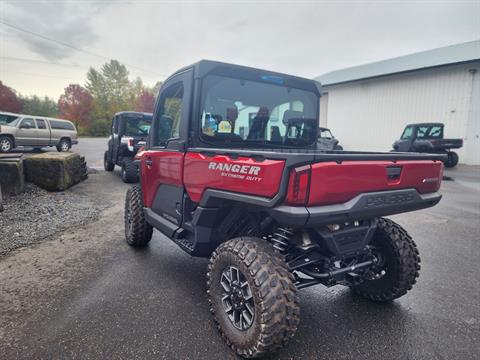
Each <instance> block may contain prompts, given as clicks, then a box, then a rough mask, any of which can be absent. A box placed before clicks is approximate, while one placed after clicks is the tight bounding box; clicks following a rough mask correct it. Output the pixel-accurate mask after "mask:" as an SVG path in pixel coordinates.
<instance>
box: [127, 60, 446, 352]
mask: <svg viewBox="0 0 480 360" xmlns="http://www.w3.org/2000/svg"><path fill="white" fill-rule="evenodd" d="M319 87H320V84H318V83H316V82H315V81H312V80H308V79H303V78H299V77H295V76H290V75H284V74H278V73H273V72H270V71H264V70H258V69H252V68H248V67H243V66H237V65H229V64H224V63H218V62H212V61H200V62H198V63H196V64H194V65H192V66H190V67H187V68H184V69H182V70H179V71H178V72H176V73H175V74H173V75H172V76H171V77H169V78H168V79H167V80H166V81H165V83H164V84H163V85H162V88H161V90H160V93H159V98H158V100H157V104H156V109H155V113H154V120H153V124H152V129H151V131H150V134H149V137H148V140H147V144H146V147H145V149H144V150H142V151H139V153H138V154H137V157H136V158H137V159H138V161H139V162H140V185H136V186H134V187H132V188H130V189H129V190H128V192H127V196H126V202H125V235H126V240H127V242H128V244H129V245H131V246H135V247H141V246H145V245H147V244H148V242H149V241H150V239H151V238H152V230H153V228H156V229H158V230H159V231H160V232H161V233H163V234H165V235H166V236H167V237H169V238H170V239H171V240H173V241H174V242H175V243H176V244H178V245H179V246H180V247H181V248H182V249H183V250H185V251H186V252H187V253H189V254H190V255H192V256H201V257H210V264H209V266H208V294H207V296H208V301H209V302H210V308H211V312H212V314H213V316H214V318H215V321H216V323H217V324H218V328H219V331H220V333H221V334H222V336H223V337H224V339H225V341H226V342H227V343H228V344H229V346H230V347H231V348H232V349H233V350H234V351H235V352H237V353H238V354H239V355H241V356H244V357H256V356H261V355H262V354H265V353H267V352H270V351H273V350H275V349H277V348H279V347H281V346H282V345H283V344H284V343H285V342H286V341H287V340H288V339H289V338H290V337H292V336H293V335H294V333H295V331H296V329H297V326H298V323H299V320H300V307H299V303H298V300H297V291H298V290H300V289H303V288H306V287H309V286H313V285H317V284H323V285H325V286H333V285H337V284H342V285H345V286H349V287H351V288H352V290H353V291H354V292H355V293H357V294H358V295H360V296H363V297H365V298H367V299H370V300H372V301H375V302H387V301H391V300H393V299H396V298H398V297H400V296H402V295H405V294H406V292H407V291H408V290H410V289H411V288H412V286H413V285H414V284H415V280H416V278H417V277H418V272H419V270H420V257H419V254H418V250H417V247H416V245H415V243H414V242H413V240H412V238H411V237H410V236H409V235H408V233H407V232H406V231H405V230H404V229H403V228H402V227H401V226H399V225H398V224H396V223H395V222H393V221H392V220H389V219H386V218H383V216H386V215H392V214H398V213H402V212H406V211H414V210H418V209H423V208H428V207H431V206H433V205H435V204H437V203H438V202H439V201H440V198H441V195H440V194H439V193H438V192H437V191H438V190H439V187H440V182H441V179H442V171H443V163H442V160H443V157H442V155H424V154H414V153H365V152H352V151H343V152H341V151H318V150H317V149H316V142H317V137H318V129H319V126H318V125H319V98H320V88H319Z"/></svg>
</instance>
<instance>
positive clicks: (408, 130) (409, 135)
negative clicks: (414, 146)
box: [402, 126, 413, 140]
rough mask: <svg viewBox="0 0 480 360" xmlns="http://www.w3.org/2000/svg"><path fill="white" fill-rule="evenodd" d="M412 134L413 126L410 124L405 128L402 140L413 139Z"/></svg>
mask: <svg viewBox="0 0 480 360" xmlns="http://www.w3.org/2000/svg"><path fill="white" fill-rule="evenodd" d="M412 135H413V127H411V126H408V127H407V128H405V130H404V131H403V134H402V140H407V139H411V138H412Z"/></svg>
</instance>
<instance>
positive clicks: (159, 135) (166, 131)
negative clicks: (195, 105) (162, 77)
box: [153, 82, 183, 146]
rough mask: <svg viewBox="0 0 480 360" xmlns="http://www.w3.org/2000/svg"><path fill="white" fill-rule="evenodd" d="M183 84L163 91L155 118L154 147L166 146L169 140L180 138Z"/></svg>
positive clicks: (174, 85)
mask: <svg viewBox="0 0 480 360" xmlns="http://www.w3.org/2000/svg"><path fill="white" fill-rule="evenodd" d="M182 101H183V84H182V83H181V82H180V83H177V84H173V85H170V86H169V87H168V88H167V89H165V90H164V91H162V93H161V98H160V101H159V104H158V106H159V111H158V113H157V116H156V118H155V125H154V126H155V133H154V134H153V146H165V145H166V143H167V140H169V139H175V138H178V137H179V136H180V119H181V117H182Z"/></svg>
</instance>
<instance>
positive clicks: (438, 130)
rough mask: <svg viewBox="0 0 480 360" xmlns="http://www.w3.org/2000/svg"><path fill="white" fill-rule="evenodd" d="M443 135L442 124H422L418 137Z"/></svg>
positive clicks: (434, 137)
mask: <svg viewBox="0 0 480 360" xmlns="http://www.w3.org/2000/svg"><path fill="white" fill-rule="evenodd" d="M442 136H443V131H442V127H441V126H435V125H432V126H420V127H418V129H417V138H418V139H440V138H441V137H442Z"/></svg>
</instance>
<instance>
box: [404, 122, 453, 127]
mask: <svg viewBox="0 0 480 360" xmlns="http://www.w3.org/2000/svg"><path fill="white" fill-rule="evenodd" d="M408 126H417V127H418V126H442V127H443V126H445V125H444V124H443V123H434V122H430V123H413V124H408V125H407V126H405V127H408Z"/></svg>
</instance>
